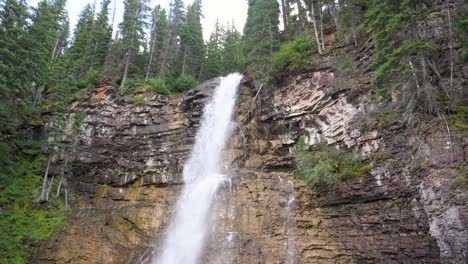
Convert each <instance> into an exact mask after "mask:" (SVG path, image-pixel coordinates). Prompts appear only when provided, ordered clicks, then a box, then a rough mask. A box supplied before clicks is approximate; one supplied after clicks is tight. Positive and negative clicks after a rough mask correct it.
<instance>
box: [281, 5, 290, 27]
mask: <svg viewBox="0 0 468 264" xmlns="http://www.w3.org/2000/svg"><path fill="white" fill-rule="evenodd" d="M281 12H282V13H283V26H284V32H286V34H287V32H288V14H289V8H288V7H287V6H286V0H281Z"/></svg>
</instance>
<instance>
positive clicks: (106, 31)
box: [93, 0, 112, 68]
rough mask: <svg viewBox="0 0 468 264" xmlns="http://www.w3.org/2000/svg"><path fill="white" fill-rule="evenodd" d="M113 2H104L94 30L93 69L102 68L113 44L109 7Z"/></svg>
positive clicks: (109, 0)
mask: <svg viewBox="0 0 468 264" xmlns="http://www.w3.org/2000/svg"><path fill="white" fill-rule="evenodd" d="M110 3H111V0H104V1H103V2H102V4H101V11H100V13H99V14H98V16H97V19H96V21H95V23H94V24H95V27H94V30H93V44H94V51H93V54H94V56H93V57H94V58H93V67H95V68H101V67H102V66H103V64H104V61H105V58H106V55H107V52H108V51H109V46H110V44H111V42H112V27H111V25H110V24H109V5H110Z"/></svg>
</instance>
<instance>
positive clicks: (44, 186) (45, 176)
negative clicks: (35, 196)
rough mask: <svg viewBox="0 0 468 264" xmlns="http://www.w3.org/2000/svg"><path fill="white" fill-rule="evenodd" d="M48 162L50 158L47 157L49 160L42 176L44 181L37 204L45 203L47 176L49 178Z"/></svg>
mask: <svg viewBox="0 0 468 264" xmlns="http://www.w3.org/2000/svg"><path fill="white" fill-rule="evenodd" d="M50 161H51V157H50V156H49V160H48V161H47V168H46V171H45V174H44V180H43V182H42V190H41V196H40V197H39V202H42V201H45V197H46V191H47V176H49V168H50Z"/></svg>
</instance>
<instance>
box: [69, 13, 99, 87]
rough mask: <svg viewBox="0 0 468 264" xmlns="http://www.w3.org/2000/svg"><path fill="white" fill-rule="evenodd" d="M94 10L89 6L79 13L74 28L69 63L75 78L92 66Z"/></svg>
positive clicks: (80, 76)
mask: <svg viewBox="0 0 468 264" xmlns="http://www.w3.org/2000/svg"><path fill="white" fill-rule="evenodd" d="M94 22H95V21H94V9H93V8H92V6H91V5H90V4H88V5H86V6H85V7H84V9H83V10H82V11H81V14H80V18H79V20H78V23H77V25H76V28H75V34H74V41H73V46H72V47H71V49H70V56H69V59H70V63H71V65H70V66H71V68H72V69H73V75H74V77H75V78H77V79H80V78H82V77H83V76H84V75H85V74H86V72H87V71H88V70H89V69H90V68H91V67H92V65H93V64H94V63H93V62H94V59H95V57H94V55H95V54H94V49H95V44H94V41H93V40H94V38H93V33H94V31H95V24H94Z"/></svg>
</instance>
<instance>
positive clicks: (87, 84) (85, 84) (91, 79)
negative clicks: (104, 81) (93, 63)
mask: <svg viewBox="0 0 468 264" xmlns="http://www.w3.org/2000/svg"><path fill="white" fill-rule="evenodd" d="M99 75H100V72H99V71H98V70H96V69H94V68H91V69H89V70H88V71H87V72H86V74H85V76H84V77H83V78H81V79H80V80H78V82H77V83H76V86H77V87H78V89H83V88H94V87H95V86H96V84H97V80H98V77H99Z"/></svg>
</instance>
